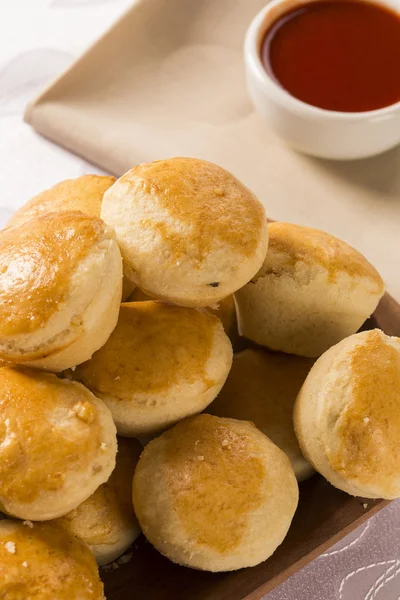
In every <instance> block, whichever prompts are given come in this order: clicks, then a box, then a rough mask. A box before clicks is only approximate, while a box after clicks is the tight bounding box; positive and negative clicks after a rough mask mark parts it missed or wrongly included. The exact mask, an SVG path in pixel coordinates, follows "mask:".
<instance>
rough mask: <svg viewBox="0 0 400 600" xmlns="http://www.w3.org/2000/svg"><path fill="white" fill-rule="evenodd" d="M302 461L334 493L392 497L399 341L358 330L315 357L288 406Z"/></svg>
mask: <svg viewBox="0 0 400 600" xmlns="http://www.w3.org/2000/svg"><path fill="white" fill-rule="evenodd" d="M295 429H296V433H297V437H298V439H299V442H300V445H301V448H302V450H303V453H304V455H305V456H306V457H307V458H308V460H309V461H310V462H311V463H312V464H313V465H314V467H315V469H316V470H317V471H319V472H320V473H321V474H322V475H323V476H324V477H325V478H326V479H327V480H328V481H330V482H331V483H332V484H333V485H334V486H336V487H337V488H339V489H341V490H343V491H345V492H347V493H348V494H352V495H353V496H363V497H365V498H387V499H392V498H399V497H400V444H399V439H400V339H399V338H396V337H389V336H387V335H385V334H384V333H382V331H380V330H378V329H375V330H373V331H363V332H362V333H357V334H356V335H352V336H351V337H349V338H347V339H346V340H343V341H342V342H340V343H339V344H337V345H336V346H334V347H333V348H331V349H330V350H328V351H327V352H325V354H323V355H322V356H321V358H320V359H318V360H317V362H316V363H315V365H314V366H313V368H312V369H311V371H310V373H309V375H308V377H307V379H306V381H305V383H304V385H303V387H302V389H301V391H300V393H299V395H298V398H297V401H296V406H295Z"/></svg>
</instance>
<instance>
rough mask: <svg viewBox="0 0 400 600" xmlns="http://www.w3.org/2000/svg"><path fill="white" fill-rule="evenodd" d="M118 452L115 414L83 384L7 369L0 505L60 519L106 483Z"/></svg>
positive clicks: (2, 390)
mask: <svg viewBox="0 0 400 600" xmlns="http://www.w3.org/2000/svg"><path fill="white" fill-rule="evenodd" d="M116 453H117V438H116V431H115V425H114V423H113V420H112V416H111V413H110V411H109V410H108V408H107V406H106V405H105V404H104V403H103V402H102V401H101V400H99V399H98V398H96V397H95V396H93V394H92V393H91V392H89V390H87V389H86V388H85V387H84V386H83V385H80V384H79V383H76V382H74V381H68V380H66V379H59V378H58V377H56V375H52V374H50V373H43V372H40V371H35V370H33V369H12V368H9V367H3V368H1V369H0V510H2V511H3V512H5V513H7V514H9V515H12V516H15V517H19V518H20V519H28V520H31V521H47V520H49V519H55V518H56V517H61V516H62V515H65V514H66V513H68V512H69V511H70V510H72V509H74V508H76V507H77V506H78V505H79V504H81V503H82V502H84V501H85V500H86V499H87V498H89V496H91V495H92V494H93V493H94V491H95V490H96V489H97V488H98V487H99V485H101V484H102V483H104V482H105V481H107V479H108V478H109V477H110V475H111V473H112V471H113V469H114V467H115V456H116Z"/></svg>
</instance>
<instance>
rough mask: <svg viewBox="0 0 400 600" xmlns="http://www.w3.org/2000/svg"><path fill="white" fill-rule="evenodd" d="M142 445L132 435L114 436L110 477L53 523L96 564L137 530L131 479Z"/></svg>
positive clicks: (114, 555)
mask: <svg viewBox="0 0 400 600" xmlns="http://www.w3.org/2000/svg"><path fill="white" fill-rule="evenodd" d="M142 450H143V448H142V445H141V444H140V443H139V442H138V440H136V439H130V440H128V439H126V438H119V439H118V454H117V462H116V466H115V469H114V471H113V473H112V475H111V477H110V479H109V480H108V481H107V482H106V483H103V485H101V486H100V487H99V488H97V490H96V491H95V493H94V494H93V495H92V496H90V498H88V499H87V500H86V501H85V502H83V503H82V504H80V505H79V506H78V507H77V508H75V509H74V510H73V511H71V512H70V513H68V514H67V515H65V516H64V517H60V518H59V519H57V521H56V522H57V523H58V524H59V525H61V526H62V527H64V529H67V530H68V531H69V532H70V533H72V535H75V536H76V537H79V538H80V539H81V540H82V541H83V542H85V544H87V545H88V546H89V548H90V549H91V551H92V552H93V554H94V557H95V559H96V562H97V564H98V565H99V566H102V565H106V564H108V563H110V562H113V561H114V560H116V559H117V558H118V557H119V556H121V554H123V553H124V552H125V551H126V550H127V549H128V548H129V546H130V545H131V544H132V543H133V542H134V541H135V539H136V538H137V536H138V535H139V533H140V527H139V523H138V522H137V519H136V516H135V513H134V510H133V505H132V479H133V474H134V472H135V468H136V465H137V462H138V460H139V457H140V454H141V452H142Z"/></svg>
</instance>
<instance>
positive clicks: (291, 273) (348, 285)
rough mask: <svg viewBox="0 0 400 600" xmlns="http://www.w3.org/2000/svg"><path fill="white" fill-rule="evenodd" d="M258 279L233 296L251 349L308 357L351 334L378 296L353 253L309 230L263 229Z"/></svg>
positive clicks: (374, 277)
mask: <svg viewBox="0 0 400 600" xmlns="http://www.w3.org/2000/svg"><path fill="white" fill-rule="evenodd" d="M268 229H269V238H270V241H269V249H268V254H267V256H266V259H265V261H264V264H263V266H262V267H261V269H260V271H259V272H258V274H257V275H256V276H255V277H253V279H252V280H251V281H250V282H249V283H248V284H247V285H246V286H245V287H244V288H242V289H241V290H239V291H238V292H237V293H236V294H235V298H236V302H237V309H238V322H239V332H240V334H241V335H244V336H245V337H247V338H249V339H250V340H253V341H254V342H256V343H257V344H261V345H262V346H267V347H269V348H271V349H273V350H281V351H283V352H287V353H290V354H300V355H301V356H310V357H316V356H319V355H320V354H322V353H323V352H325V350H327V349H328V348H330V347H331V346H333V345H334V344H336V343H337V342H339V341H340V340H342V339H343V338H345V337H347V336H349V335H351V334H353V333H355V332H356V331H357V330H358V329H359V328H360V327H361V325H362V324H363V323H364V321H365V320H366V319H367V318H368V317H369V316H370V315H371V314H372V313H373V312H374V310H375V308H376V306H377V304H378V302H379V300H380V299H381V297H382V295H383V293H384V291H385V289H384V283H383V281H382V279H381V277H380V275H379V273H378V272H377V271H376V270H375V269H374V267H373V266H372V265H371V264H370V263H369V262H368V261H367V259H366V258H364V256H362V255H361V254H360V253H359V252H357V250H354V248H352V247H351V246H349V245H348V244H346V243H345V242H342V241H341V240H339V239H337V238H335V237H333V236H332V235H329V234H328V233H325V232H323V231H319V230H317V229H310V228H309V227H302V226H300V225H292V224H290V223H271V224H270V225H269V227H268Z"/></svg>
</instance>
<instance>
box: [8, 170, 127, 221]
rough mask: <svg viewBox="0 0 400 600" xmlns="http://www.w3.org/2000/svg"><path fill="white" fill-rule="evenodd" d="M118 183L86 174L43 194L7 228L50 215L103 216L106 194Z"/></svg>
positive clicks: (110, 178) (30, 201)
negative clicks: (101, 213)
mask: <svg viewBox="0 0 400 600" xmlns="http://www.w3.org/2000/svg"><path fill="white" fill-rule="evenodd" d="M113 183H115V177H107V176H103V175H82V177H77V178H76V179H67V180H65V181H61V182H60V183H57V184H56V185H54V186H53V187H51V188H49V189H48V190H45V191H44V192H41V193H40V194H38V195H37V196H35V197H34V198H32V199H31V200H29V202H27V203H26V204H24V205H23V206H22V207H21V208H20V209H19V210H17V212H16V213H15V214H14V215H13V216H12V217H11V219H10V220H9V222H8V223H7V227H15V226H16V225H21V224H22V223H25V222H26V221H29V219H31V218H32V217H39V216H41V215H43V214H45V213H49V212H62V211H71V210H72V211H76V210H80V211H82V212H83V213H85V214H86V215H89V216H91V217H100V212H101V203H102V201H103V196H104V192H105V191H106V190H108V188H109V187H111V186H112V184H113Z"/></svg>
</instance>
